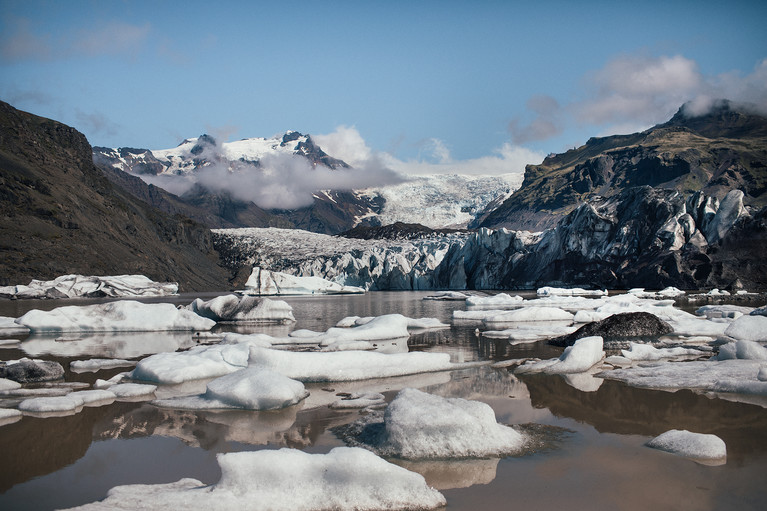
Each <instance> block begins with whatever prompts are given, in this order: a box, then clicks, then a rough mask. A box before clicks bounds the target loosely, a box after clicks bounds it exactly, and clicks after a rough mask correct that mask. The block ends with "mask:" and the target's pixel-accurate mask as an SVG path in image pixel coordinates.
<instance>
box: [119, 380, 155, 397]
mask: <svg viewBox="0 0 767 511" xmlns="http://www.w3.org/2000/svg"><path fill="white" fill-rule="evenodd" d="M108 390H109V392H111V393H112V394H114V395H115V396H116V397H117V399H127V400H130V399H134V398H141V399H149V398H150V397H151V395H152V394H154V391H155V390H157V386H156V385H145V384H143V383H118V384H116V385H112V386H110V387H109V388H108Z"/></svg>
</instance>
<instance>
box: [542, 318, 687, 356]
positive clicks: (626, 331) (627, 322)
mask: <svg viewBox="0 0 767 511" xmlns="http://www.w3.org/2000/svg"><path fill="white" fill-rule="evenodd" d="M672 331H673V328H671V325H669V324H668V323H666V322H665V321H663V320H661V319H660V318H658V317H657V316H655V315H653V314H650V313H649V312H624V313H621V314H613V315H612V316H609V317H607V318H605V319H603V320H602V321H596V322H594V323H587V324H585V325H583V326H582V327H581V328H579V329H578V330H576V331H575V332H573V333H572V334H569V335H563V336H561V337H556V338H554V339H550V340H549V344H552V345H554V346H561V347H565V346H572V345H573V344H574V343H575V341H577V340H578V339H581V338H583V337H592V336H600V337H602V338H603V339H605V340H624V339H636V338H645V337H660V336H662V335H666V334H668V333H671V332H672Z"/></svg>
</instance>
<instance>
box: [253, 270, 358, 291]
mask: <svg viewBox="0 0 767 511" xmlns="http://www.w3.org/2000/svg"><path fill="white" fill-rule="evenodd" d="M364 292H365V289H363V288H361V287H354V286H344V285H341V284H337V283H335V282H331V281H329V280H325V279H323V278H321V277H297V276H295V275H289V274H287V273H280V272H276V271H269V270H264V269H262V268H259V267H258V266H254V267H253V271H252V273H251V274H250V277H249V278H248V281H247V282H246V283H245V291H244V293H247V294H254V295H314V294H360V293H364Z"/></svg>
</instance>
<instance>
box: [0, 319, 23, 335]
mask: <svg viewBox="0 0 767 511" xmlns="http://www.w3.org/2000/svg"><path fill="white" fill-rule="evenodd" d="M28 332H29V328H27V327H25V326H21V325H19V324H18V323H16V318H9V317H8V316H0V333H2V334H3V335H15V334H26V333H28Z"/></svg>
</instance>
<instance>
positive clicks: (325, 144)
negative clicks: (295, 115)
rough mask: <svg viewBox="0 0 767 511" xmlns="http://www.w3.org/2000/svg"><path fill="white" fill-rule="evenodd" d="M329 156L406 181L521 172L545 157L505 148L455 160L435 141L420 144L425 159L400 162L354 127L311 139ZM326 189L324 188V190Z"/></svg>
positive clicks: (519, 148) (531, 152) (342, 128)
mask: <svg viewBox="0 0 767 511" xmlns="http://www.w3.org/2000/svg"><path fill="white" fill-rule="evenodd" d="M312 138H313V139H314V141H315V142H316V143H317V144H318V145H319V146H320V147H322V149H323V150H324V151H325V152H326V153H328V154H329V155H331V156H333V157H335V158H340V159H342V160H344V161H345V162H347V163H349V164H350V165H352V166H354V167H355V168H362V169H368V170H370V171H375V169H381V168H386V169H392V170H395V171H396V172H397V173H399V174H401V175H403V176H405V177H407V176H412V175H430V174H468V175H501V174H511V173H515V172H524V170H525V165H527V164H529V163H540V162H541V161H543V158H544V156H545V155H544V154H542V153H538V152H535V151H531V150H529V149H527V148H524V147H521V146H518V145H512V144H508V143H506V144H504V145H503V146H501V147H500V148H498V149H496V150H495V151H494V152H493V154H492V155H488V156H483V157H479V158H472V159H468V160H454V159H453V158H452V156H451V155H450V151H449V149H448V148H447V146H446V145H445V143H444V142H443V141H441V140H439V139H437V138H429V139H427V140H425V141H424V142H423V144H422V145H423V149H424V151H423V153H424V154H425V156H424V157H419V158H417V159H412V160H400V159H398V158H395V157H394V156H392V155H391V154H389V153H385V152H376V151H373V150H372V149H371V148H370V147H369V146H368V145H367V143H366V142H365V140H364V139H363V138H362V136H361V135H360V133H359V132H358V131H357V129H356V128H354V127H348V126H340V127H338V128H337V129H336V130H335V131H334V132H333V133H330V134H327V135H312ZM326 188H327V187H326Z"/></svg>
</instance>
